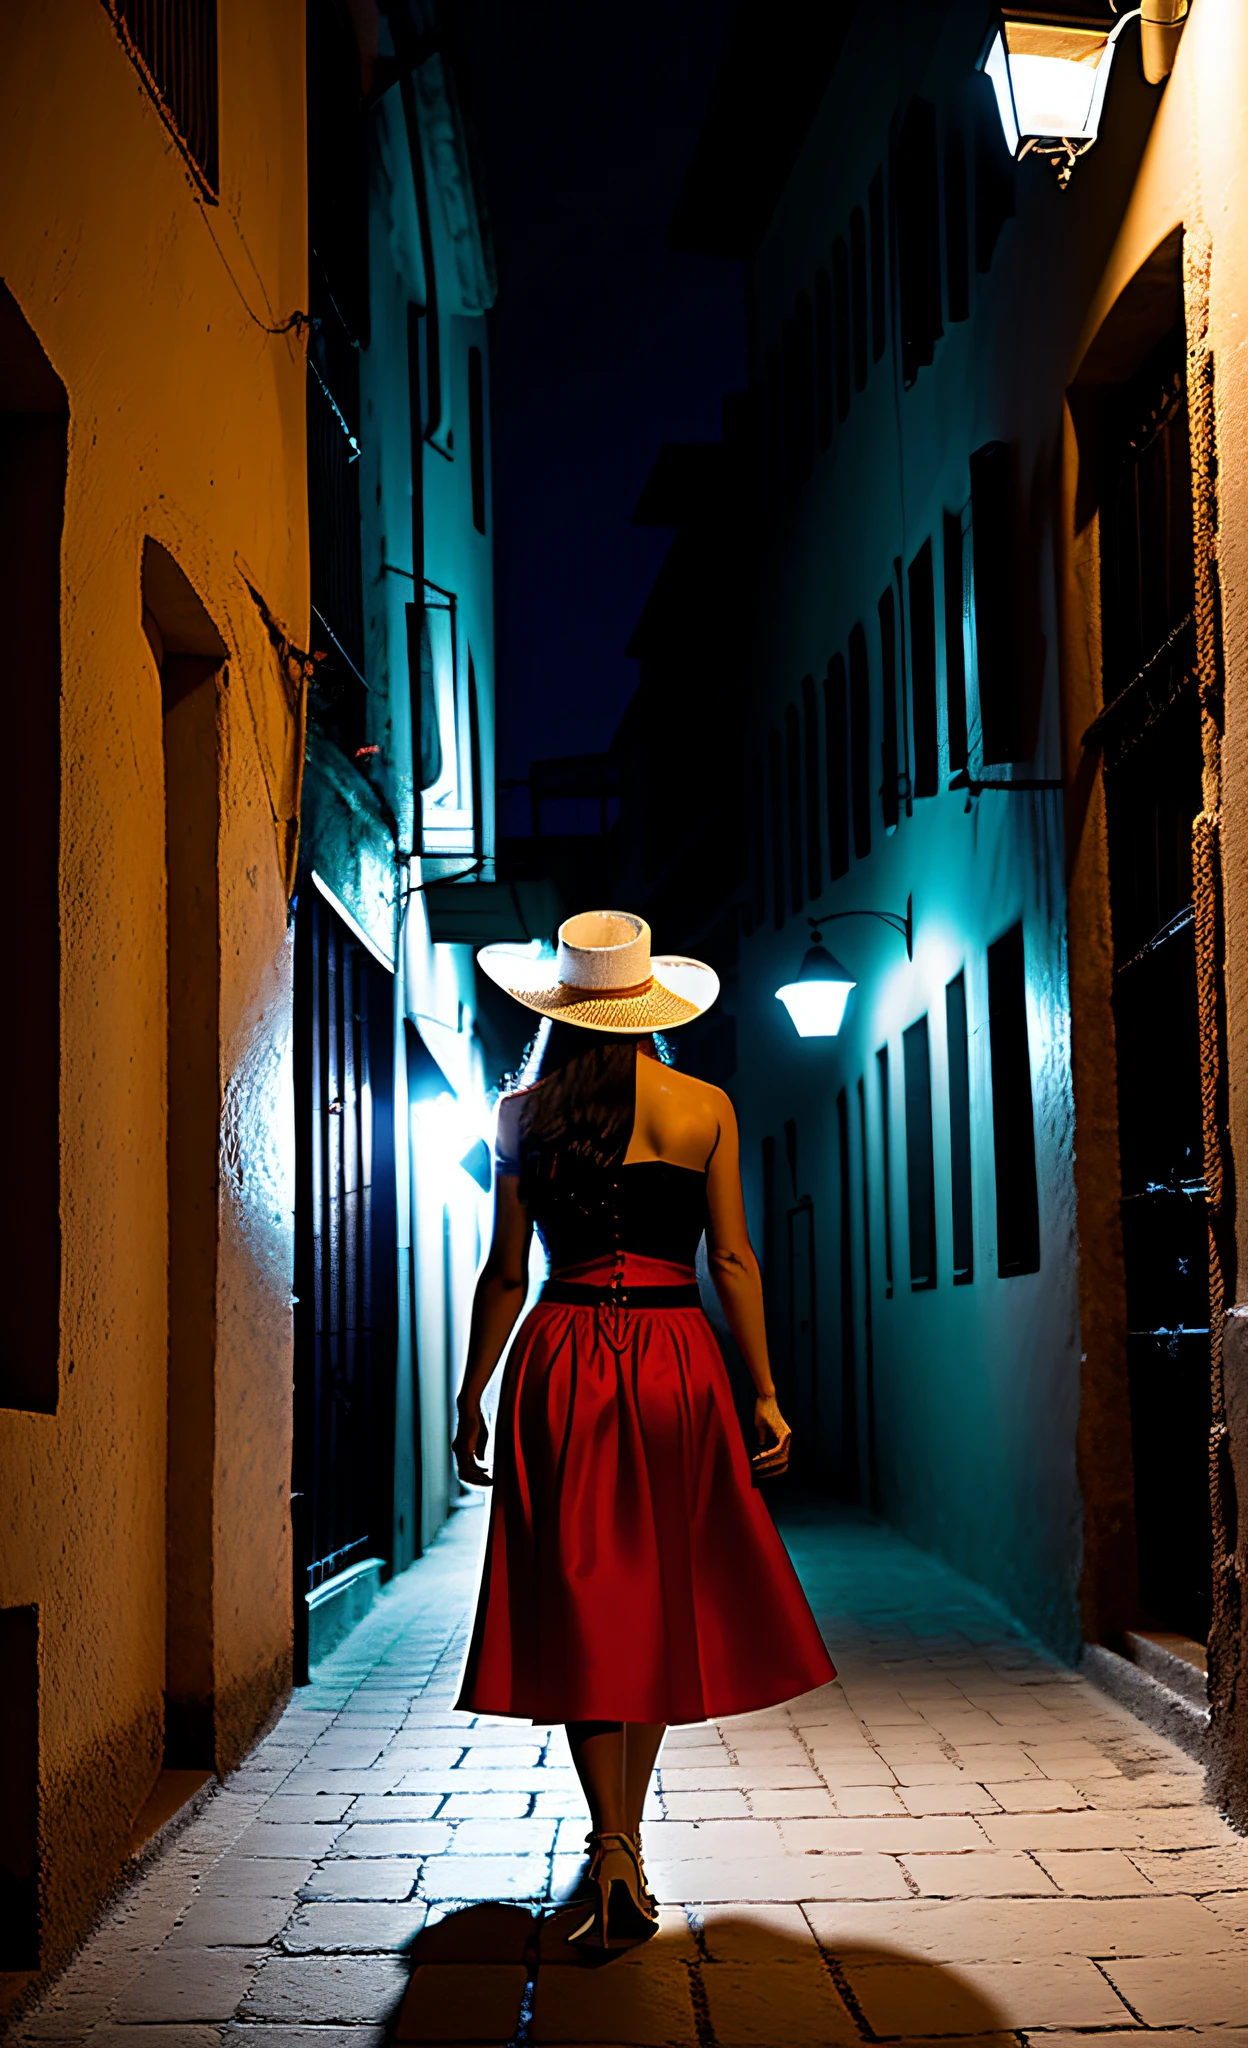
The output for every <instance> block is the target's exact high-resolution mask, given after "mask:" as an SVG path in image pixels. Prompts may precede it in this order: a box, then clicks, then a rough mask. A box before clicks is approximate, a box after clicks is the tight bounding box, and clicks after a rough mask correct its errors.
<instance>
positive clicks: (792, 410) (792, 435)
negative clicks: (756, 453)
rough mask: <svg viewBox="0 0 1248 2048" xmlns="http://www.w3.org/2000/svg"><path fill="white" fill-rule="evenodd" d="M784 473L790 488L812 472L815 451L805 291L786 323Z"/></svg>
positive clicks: (811, 343)
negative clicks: (793, 313) (794, 314)
mask: <svg viewBox="0 0 1248 2048" xmlns="http://www.w3.org/2000/svg"><path fill="white" fill-rule="evenodd" d="M783 376H784V473H785V481H786V483H787V485H788V488H789V489H790V490H791V491H795V490H797V489H798V487H799V485H801V484H803V483H804V482H805V481H806V478H807V477H808V476H809V475H810V472H811V468H812V466H813V463H814V454H815V331H814V314H813V311H812V308H811V303H810V300H809V299H808V298H807V296H806V294H805V292H803V293H802V294H801V296H800V298H799V299H798V302H797V313H796V316H795V317H794V318H793V319H792V320H786V321H785V323H784V357H783Z"/></svg>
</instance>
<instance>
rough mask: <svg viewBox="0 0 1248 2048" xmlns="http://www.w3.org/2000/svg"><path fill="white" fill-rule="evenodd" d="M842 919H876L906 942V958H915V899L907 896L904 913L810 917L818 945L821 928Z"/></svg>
mask: <svg viewBox="0 0 1248 2048" xmlns="http://www.w3.org/2000/svg"><path fill="white" fill-rule="evenodd" d="M840 917H874V918H876V919H878V921H879V923H880V924H886V925H887V926H888V928H889V930H890V931H893V932H896V933H897V934H898V936H899V937H901V938H903V939H904V940H905V942H906V958H907V960H913V958H914V897H913V896H907V898H906V908H905V911H904V913H903V912H902V911H900V910H827V911H825V912H824V914H823V916H822V917H809V918H807V920H806V922H807V923H808V924H809V926H810V929H811V932H812V934H813V936H814V940H815V943H816V945H817V944H818V943H819V937H820V934H819V927H820V925H824V924H833V923H834V922H835V921H836V919H837V918H840Z"/></svg>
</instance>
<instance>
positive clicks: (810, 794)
mask: <svg viewBox="0 0 1248 2048" xmlns="http://www.w3.org/2000/svg"><path fill="white" fill-rule="evenodd" d="M802 726H803V731H804V737H805V742H806V890H807V894H808V895H809V896H812V897H814V896H817V895H818V894H819V891H820V890H821V889H822V887H823V854H822V845H821V838H822V835H821V833H820V830H819V821H820V811H821V808H822V806H821V805H820V802H819V703H818V699H817V698H816V696H815V679H814V677H813V676H806V677H804V678H803V681H802Z"/></svg>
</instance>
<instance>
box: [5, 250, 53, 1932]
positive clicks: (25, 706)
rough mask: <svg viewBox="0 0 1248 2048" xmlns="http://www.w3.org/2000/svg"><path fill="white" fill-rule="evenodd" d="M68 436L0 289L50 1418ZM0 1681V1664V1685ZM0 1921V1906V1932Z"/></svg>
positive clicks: (15, 918) (42, 1319)
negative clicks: (63, 545)
mask: <svg viewBox="0 0 1248 2048" xmlns="http://www.w3.org/2000/svg"><path fill="white" fill-rule="evenodd" d="M68 432H69V402H68V399H67V396H66V393H65V387H64V385H63V384H62V383H61V381H60V379H59V377H58V376H57V374H56V372H55V370H54V369H53V368H52V365H51V363H50V362H49V361H48V358H47V356H46V355H45V354H44V352H43V348H42V347H41V345H40V343H39V340H38V338H37V336H36V335H35V333H34V331H33V329H32V328H31V327H30V326H29V325H28V324H27V322H26V320H25V319H24V317H23V315H22V313H21V312H20V310H19V309H18V305H17V302H16V300H15V299H14V298H13V297H12V296H11V295H10V293H9V292H8V291H7V290H6V289H5V287H4V286H3V284H0V599H2V601H3V606H4V630H5V656H6V661H7V663H8V668H7V671H6V674H7V686H6V691H5V731H6V735H7V739H8V743H9V746H10V749H11V758H12V762H13V765H14V767H15V769H17V770H18V772H16V773H14V774H13V775H11V777H10V780H9V788H8V793H7V797H6V809H7V827H8V831H9V833H10V835H11V844H12V845H13V847H14V849H15V850H16V849H17V848H18V847H20V849H21V853H20V868H21V879H20V882H18V883H17V885H16V886H15V887H14V888H13V889H12V890H11V892H10V896H9V903H8V908H7V928H8V932H9V949H10V959H11V962H12V966H11V970H10V971H11V972H12V973H13V975H14V980H13V982H12V983H11V984H10V995H9V1000H8V1001H7V1002H6V1003H5V1005H4V1016H3V1023H2V1024H0V1047H2V1048H3V1058H4V1071H5V1073H6V1074H8V1076H9V1090H8V1109H7V1129H8V1133H9V1141H10V1145H11V1148H12V1150H11V1162H12V1164H11V1170H10V1172H9V1173H8V1174H7V1175H6V1176H5V1188H4V1195H3V1199H2V1202H0V1219H2V1227H3V1232H4V1245H5V1255H6V1258H7V1259H8V1261H9V1266H10V1276H9V1284H8V1285H7V1286H6V1288H5V1290H4V1298H3V1304H2V1305H0V1407H4V1408H22V1409H27V1410H29V1411H31V1412H32V1413H35V1414H40V1415H54V1414H55V1413H56V1404H57V1394H58V1386H59V1372H60V1349H61V1157H60V1107H61V1101H60V1099H61V1029H60V994H61V891H60V878H59V869H60V860H61V801H62V782H61V758H62V757H61V536H62V527H63V522H64V510H65V476H66V459H67V458H66V450H67V442H68ZM19 764H20V766H19ZM7 1669H8V1667H7V1666H6V1665H4V1663H3V1662H2V1661H0V1671H4V1672H5V1673H6V1678H5V1683H7V1682H8V1681H7ZM2 1689H3V1688H2V1687H0V1690H2ZM3 1811H4V1806H3V1802H2V1801H0V1813H3ZM3 1919H4V1912H3V1900H2V1899H0V1925H3ZM13 1967H15V1968H16V1967H17V1966H16V1965H14V1966H13Z"/></svg>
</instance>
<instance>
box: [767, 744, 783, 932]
mask: <svg viewBox="0 0 1248 2048" xmlns="http://www.w3.org/2000/svg"><path fill="white" fill-rule="evenodd" d="M767 769H768V776H767V780H768V785H769V786H768V791H767V794H768V797H769V799H770V808H771V915H772V922H773V923H774V925H775V927H776V930H777V931H780V930H781V929H782V928H783V925H784V920H785V918H786V916H787V915H788V908H787V905H786V903H785V900H784V764H783V760H782V758H781V752H780V735H779V733H778V732H777V731H776V730H775V728H774V727H773V728H772V730H771V732H770V733H768V735H767Z"/></svg>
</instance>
